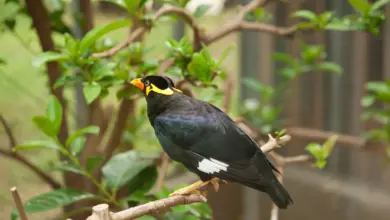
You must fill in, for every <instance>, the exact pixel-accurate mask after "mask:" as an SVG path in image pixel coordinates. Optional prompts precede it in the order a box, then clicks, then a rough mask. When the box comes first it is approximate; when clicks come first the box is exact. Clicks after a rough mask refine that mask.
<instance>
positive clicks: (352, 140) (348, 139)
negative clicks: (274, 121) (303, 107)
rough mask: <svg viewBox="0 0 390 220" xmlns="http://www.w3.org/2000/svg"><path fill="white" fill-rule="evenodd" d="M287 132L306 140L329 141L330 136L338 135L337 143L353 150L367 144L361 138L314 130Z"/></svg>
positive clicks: (290, 128) (294, 128)
mask: <svg viewBox="0 0 390 220" xmlns="http://www.w3.org/2000/svg"><path fill="white" fill-rule="evenodd" d="M286 130H287V132H288V133H289V134H291V135H292V136H294V137H296V138H301V139H306V140H322V141H325V140H327V139H328V138H329V137H330V136H332V135H334V134H337V137H338V138H337V143H339V144H343V145H346V146H349V147H353V148H364V147H365V146H366V144H367V142H366V140H364V139H363V138H361V137H357V136H352V135H345V134H338V133H335V132H329V131H322V130H318V129H313V128H301V127H287V128H286Z"/></svg>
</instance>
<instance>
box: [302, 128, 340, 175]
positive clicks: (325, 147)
mask: <svg viewBox="0 0 390 220" xmlns="http://www.w3.org/2000/svg"><path fill="white" fill-rule="evenodd" d="M336 140H337V135H332V136H330V137H329V138H328V140H326V141H325V143H323V144H322V145H320V144H318V143H310V144H308V145H307V146H306V150H307V151H309V152H310V154H311V155H312V156H313V157H314V158H315V165H316V167H317V168H319V169H322V168H324V167H325V166H326V163H327V159H328V157H329V156H330V155H331V153H332V151H333V148H334V146H335V143H336Z"/></svg>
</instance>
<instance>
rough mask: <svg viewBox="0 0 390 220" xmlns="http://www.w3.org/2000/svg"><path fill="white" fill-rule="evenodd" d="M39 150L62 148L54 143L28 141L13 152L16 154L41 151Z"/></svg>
mask: <svg viewBox="0 0 390 220" xmlns="http://www.w3.org/2000/svg"><path fill="white" fill-rule="evenodd" d="M39 148H50V149H56V150H60V147H59V146H58V145H57V144H56V143H54V142H52V141H28V142H25V143H23V144H20V145H18V146H16V147H14V148H13V149H12V150H13V151H14V152H16V151H19V150H27V149H39Z"/></svg>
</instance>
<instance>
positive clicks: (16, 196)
mask: <svg viewBox="0 0 390 220" xmlns="http://www.w3.org/2000/svg"><path fill="white" fill-rule="evenodd" d="M11 193H12V198H13V199H14V202H15V205H16V209H17V210H18V212H19V216H20V219H21V220H27V219H28V218H27V215H26V212H25V211H24V208H23V202H22V199H21V198H20V195H19V193H18V190H17V189H16V187H12V188H11Z"/></svg>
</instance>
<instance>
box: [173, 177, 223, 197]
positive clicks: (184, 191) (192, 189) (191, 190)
mask: <svg viewBox="0 0 390 220" xmlns="http://www.w3.org/2000/svg"><path fill="white" fill-rule="evenodd" d="M209 183H211V184H212V185H213V187H214V189H215V191H218V189H219V184H218V178H212V179H211V180H209V181H206V182H203V181H201V180H199V181H196V182H195V183H193V184H191V185H189V186H186V187H183V188H181V189H178V190H176V191H174V192H173V193H171V194H169V196H176V195H188V194H199V191H198V190H197V189H199V188H201V187H203V186H206V185H207V184H209Z"/></svg>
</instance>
